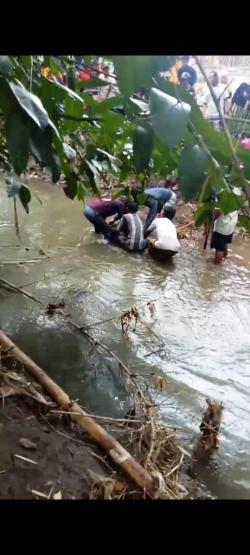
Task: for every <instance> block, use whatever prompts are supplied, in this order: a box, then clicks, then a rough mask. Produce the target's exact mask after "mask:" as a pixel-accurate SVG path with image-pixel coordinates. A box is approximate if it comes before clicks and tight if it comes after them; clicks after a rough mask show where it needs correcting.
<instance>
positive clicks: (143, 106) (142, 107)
mask: <svg viewBox="0 0 250 555" xmlns="http://www.w3.org/2000/svg"><path fill="white" fill-rule="evenodd" d="M128 102H129V103H130V104H132V106H133V107H134V106H135V107H136V112H137V113H138V112H139V113H140V112H149V104H148V102H144V100H139V99H138V98H133V97H131V98H128Z"/></svg>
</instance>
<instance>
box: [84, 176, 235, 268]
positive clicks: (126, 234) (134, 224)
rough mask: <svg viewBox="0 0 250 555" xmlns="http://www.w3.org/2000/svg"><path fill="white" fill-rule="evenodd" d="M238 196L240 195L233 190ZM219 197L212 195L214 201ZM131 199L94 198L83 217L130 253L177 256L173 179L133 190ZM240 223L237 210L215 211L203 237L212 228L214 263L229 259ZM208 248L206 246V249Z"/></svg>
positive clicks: (109, 239)
mask: <svg viewBox="0 0 250 555" xmlns="http://www.w3.org/2000/svg"><path fill="white" fill-rule="evenodd" d="M233 192H234V194H236V195H241V192H240V190H239V189H237V188H233ZM139 194H140V197H139V199H138V200H139V201H140V205H141V204H142V203H143V204H144V206H146V207H147V208H148V213H147V217H146V220H145V223H144V224H143V221H142V219H141V217H140V215H139V213H138V209H139V202H138V201H137V197H138V195H139ZM219 194H220V192H218V193H217V195H216V197H215V195H213V197H214V198H213V200H214V201H215V200H216V199H217V197H218V195H219ZM131 196H132V200H128V199H125V198H119V199H116V200H111V199H101V198H93V199H91V200H89V201H88V202H87V203H86V204H85V207H84V215H85V217H86V218H87V219H88V221H89V222H91V224H92V225H93V226H94V229H95V232H96V233H102V234H103V235H104V237H105V238H106V239H107V240H108V241H109V243H111V244H113V245H116V246H118V247H120V248H122V249H124V250H126V251H129V252H137V253H142V252H143V251H145V250H146V249H148V252H149V253H150V254H151V255H152V256H154V258H157V259H160V260H165V259H169V258H171V257H172V256H174V255H176V254H177V253H178V252H179V250H180V243H179V240H178V236H177V229H176V227H175V224H174V222H173V220H174V217H175V214H176V205H177V195H176V192H175V191H174V190H173V189H172V188H171V179H166V180H165V181H164V183H163V186H159V185H155V186H154V187H151V188H147V189H145V190H144V191H143V193H141V192H140V191H139V192H138V189H136V188H135V189H132V190H131ZM237 222H238V211H237V210H234V211H233V212H230V213H229V214H224V213H223V211H222V210H219V209H218V208H216V209H215V210H214V211H213V215H212V222H211V221H210V223H209V224H207V225H206V226H205V231H204V234H205V235H207V237H208V234H209V231H210V229H211V231H212V235H211V242H210V247H211V249H214V250H215V256H214V263H215V264H220V263H221V262H222V260H223V259H225V258H226V257H227V254H228V245H229V244H230V243H232V238H233V234H234V232H235V229H236V226H237ZM204 248H205V247H204Z"/></svg>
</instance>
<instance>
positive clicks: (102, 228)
mask: <svg viewBox="0 0 250 555" xmlns="http://www.w3.org/2000/svg"><path fill="white" fill-rule="evenodd" d="M83 213H84V216H85V218H87V220H89V222H90V223H91V224H92V225H93V226H94V228H95V232H96V233H103V235H105V237H107V238H109V237H110V235H111V234H112V230H111V229H110V227H109V225H108V224H107V223H106V222H105V219H104V218H103V217H102V216H100V215H99V214H96V213H95V211H94V210H93V208H91V207H90V206H85V208H84V210H83Z"/></svg>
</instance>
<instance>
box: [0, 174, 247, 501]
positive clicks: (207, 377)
mask: <svg viewBox="0 0 250 555" xmlns="http://www.w3.org/2000/svg"><path fill="white" fill-rule="evenodd" d="M33 189H34V190H35V191H37V192H38V193H39V196H40V198H41V200H42V203H43V204H42V205H41V204H40V203H39V201H38V200H37V198H35V197H34V198H33V200H32V202H31V211H30V214H29V215H26V214H25V213H24V211H23V210H22V208H21V207H19V225H20V232H21V243H19V241H18V239H17V237H16V235H15V230H14V225H13V201H12V199H8V198H7V196H6V193H5V189H4V186H2V184H1V188H0V191H1V193H0V196H1V217H0V249H1V267H0V272H1V273H0V277H1V278H4V279H6V280H8V281H9V282H11V283H13V284H15V285H17V286H19V287H20V286H25V289H26V290H27V291H29V292H30V293H31V294H33V295H35V296H36V297H38V298H39V299H41V300H42V301H44V302H45V303H48V302H58V301H59V300H61V299H62V298H64V300H65V301H66V312H68V313H70V314H71V317H72V319H74V320H75V321H76V322H78V323H79V324H80V325H82V326H87V325H90V324H93V323H95V322H98V321H100V320H104V319H106V318H111V317H112V316H116V315H119V314H120V313H121V311H122V310H124V309H125V308H129V307H131V306H132V305H134V304H137V305H138V306H140V305H142V308H141V316H142V322H141V323H139V324H138V326H137V329H136V331H135V332H133V331H131V332H130V333H129V335H128V337H126V336H123V335H122V333H121V325H120V321H119V318H118V319H113V320H110V321H108V322H106V323H103V324H100V325H97V326H94V327H92V329H91V333H92V334H93V335H95V337H96V338H98V339H99V340H100V341H102V342H103V343H105V344H106V345H107V346H108V347H109V348H110V349H111V350H113V351H114V352H115V353H116V354H117V355H118V356H119V357H120V359H122V360H123V361H124V362H125V363H126V364H127V365H128V366H129V368H130V369H131V370H133V369H134V371H135V372H138V373H140V374H142V375H145V376H150V375H151V374H152V375H153V374H155V375H156V376H164V377H165V380H166V382H165V386H164V389H163V391H162V392H158V393H157V399H158V401H159V402H160V403H161V415H162V418H163V419H165V420H166V422H168V423H170V424H172V425H176V426H177V427H178V429H179V432H178V433H179V435H180V441H181V442H182V445H183V446H184V447H186V449H187V450H189V451H190V452H191V450H192V446H193V444H194V442H195V440H196V438H197V435H198V433H199V425H200V421H201V416H202V413H203V410H204V407H205V399H206V398H207V397H211V398H214V399H219V400H221V401H222V402H223V404H224V406H225V408H224V418H223V423H222V427H221V433H220V448H219V451H218V452H217V453H216V455H215V456H214V457H213V459H212V460H211V461H210V462H209V463H202V464H199V466H197V472H198V476H199V479H200V481H201V482H202V483H203V484H205V486H206V488H207V489H208V491H209V493H210V495H211V496H212V497H219V498H249V497H250V457H249V452H250V364H249V362H250V334H249V297H250V281H249V276H250V273H249V272H250V254H249V252H250V251H249V243H248V242H247V240H245V241H243V240H239V239H235V241H234V244H233V246H232V252H231V253H230V258H229V260H228V261H227V262H226V263H225V264H224V265H223V267H222V268H215V267H214V266H213V265H212V264H211V263H210V262H209V259H210V258H211V254H210V253H209V249H208V250H207V251H206V252H204V251H203V249H202V245H201V244H199V242H198V241H195V240H191V241H188V242H187V241H183V242H182V248H181V253H180V255H177V256H176V258H175V260H174V261H173V263H172V264H169V265H160V264H159V263H156V262H154V261H153V260H151V259H150V258H149V257H148V256H147V255H143V256H140V255H132V254H131V255H130V254H128V253H125V252H122V251H121V250H119V249H118V248H116V247H111V246H109V245H107V244H106V243H105V241H104V240H103V239H102V238H100V237H99V236H97V235H96V234H95V233H93V231H92V228H91V226H90V224H89V223H88V222H87V221H85V220H84V218H83V216H82V206H81V203H80V202H79V201H77V200H76V201H73V202H72V201H71V200H69V199H67V198H66V197H65V196H64V193H63V191H62V190H61V189H60V188H59V187H55V186H51V185H49V184H47V183H45V182H42V183H39V182H38V181H34V182H33ZM41 249H42V251H41ZM43 251H44V253H45V255H46V256H45V255H44V254H42V252H43ZM22 261H27V262H26V263H21V264H20V262H22ZM34 282H35V283H34ZM151 300H154V301H155V307H156V312H155V315H154V316H153V317H152V316H151V315H150V313H149V311H148V309H147V307H146V306H145V305H146V303H147V302H148V301H151ZM0 325H1V328H2V329H3V330H4V331H5V332H6V333H7V334H9V335H10V336H11V337H12V339H13V340H14V341H16V342H17V344H18V345H19V346H20V347H21V348H23V349H24V350H25V351H26V352H27V354H29V355H30V356H31V357H32V358H33V359H34V360H35V361H36V362H37V363H38V364H40V365H41V366H42V367H43V368H44V370H45V371H46V372H48V374H49V375H51V376H52V377H53V378H54V379H55V380H56V381H57V382H58V383H59V384H60V385H61V386H62V387H63V388H64V389H65V390H66V391H67V392H68V393H69V394H70V395H71V396H72V397H73V398H75V399H79V402H80V403H81V404H82V405H83V406H85V407H87V408H89V409H91V410H92V411H95V412H96V413H97V414H102V415H106V416H109V415H123V414H124V413H125V412H126V411H127V410H128V408H129V407H130V403H131V400H130V399H129V397H128V395H127V392H126V389H125V387H124V383H123V380H122V379H121V377H120V376H119V372H118V370H117V364H116V363H115V362H114V361H113V360H112V359H111V358H110V357H108V356H107V355H105V356H104V355H103V354H101V353H98V352H97V351H96V348H95V347H94V346H93V345H92V344H90V343H89V341H88V340H87V339H86V338H84V337H82V336H81V335H80V334H77V333H76V332H75V331H73V330H72V329H70V328H69V326H68V324H67V323H66V322H65V321H63V320H62V319H61V318H60V317H55V318H50V317H48V316H46V315H45V312H44V309H43V307H41V305H39V304H36V303H35V302H33V301H32V300H30V299H27V298H25V297H23V296H22V295H19V294H16V293H10V292H7V291H6V290H4V289H0ZM163 349H164V350H163ZM154 351H158V352H154ZM150 353H151V354H150ZM146 355H147V356H146ZM150 379H151V381H152V379H154V378H152V377H151V378H150Z"/></svg>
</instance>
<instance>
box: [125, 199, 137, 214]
mask: <svg viewBox="0 0 250 555" xmlns="http://www.w3.org/2000/svg"><path fill="white" fill-rule="evenodd" d="M137 210H138V204H137V202H135V200H129V201H128V202H127V211H128V212H130V213H131V214H136V212H137Z"/></svg>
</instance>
